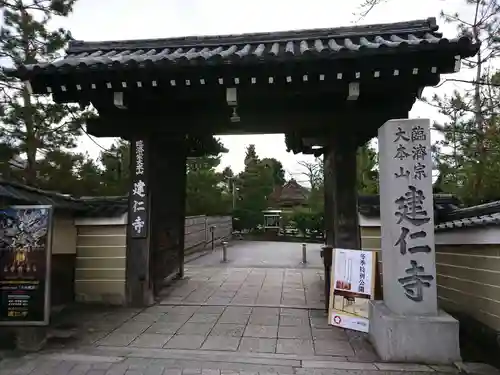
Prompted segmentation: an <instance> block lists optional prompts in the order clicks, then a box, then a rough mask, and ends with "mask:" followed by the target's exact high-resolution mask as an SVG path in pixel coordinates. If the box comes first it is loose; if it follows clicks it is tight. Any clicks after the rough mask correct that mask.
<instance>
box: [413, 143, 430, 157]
mask: <svg viewBox="0 0 500 375" xmlns="http://www.w3.org/2000/svg"><path fill="white" fill-rule="evenodd" d="M412 154H413V160H424V159H425V157H426V156H427V148H426V147H425V146H424V145H422V144H417V145H415V146H413V150H412Z"/></svg>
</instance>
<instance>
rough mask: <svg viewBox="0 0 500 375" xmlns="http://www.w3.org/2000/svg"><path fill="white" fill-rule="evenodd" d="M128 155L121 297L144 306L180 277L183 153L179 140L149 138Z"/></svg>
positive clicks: (130, 303)
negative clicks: (168, 281) (123, 291)
mask: <svg viewBox="0 0 500 375" xmlns="http://www.w3.org/2000/svg"><path fill="white" fill-rule="evenodd" d="M131 151H132V152H131V180H132V181H131V190H130V197H129V216H128V231H127V266H126V268H127V271H126V296H127V302H128V304H129V305H132V306H147V305H149V304H151V303H153V301H154V297H155V296H156V295H158V293H159V291H160V290H161V287H162V285H163V282H164V280H165V278H167V277H169V276H171V275H173V274H176V273H177V274H179V275H181V276H182V275H183V268H184V216H185V190H186V149H185V147H184V142H183V138H182V139H179V138H173V137H166V136H158V135H151V136H149V137H147V138H144V139H136V140H134V141H133V142H132V149H131Z"/></svg>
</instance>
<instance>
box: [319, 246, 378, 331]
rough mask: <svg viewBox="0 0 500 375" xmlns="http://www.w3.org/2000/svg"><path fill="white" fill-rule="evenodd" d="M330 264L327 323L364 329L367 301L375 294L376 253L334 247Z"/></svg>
mask: <svg viewBox="0 0 500 375" xmlns="http://www.w3.org/2000/svg"><path fill="white" fill-rule="evenodd" d="M334 264H335V270H334V272H333V277H332V278H331V280H332V285H331V288H330V290H331V291H332V295H331V296H330V308H329V314H328V321H329V324H331V325H333V326H336V327H341V328H347V329H352V330H356V331H361V332H368V330H369V319H368V313H369V305H368V302H369V300H371V299H373V296H374V294H375V265H376V253H375V252H373V251H365V250H349V249H335V262H334Z"/></svg>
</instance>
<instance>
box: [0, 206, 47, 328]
mask: <svg viewBox="0 0 500 375" xmlns="http://www.w3.org/2000/svg"><path fill="white" fill-rule="evenodd" d="M51 228H52V207H51V206H12V207H7V208H2V209H0V325H47V324H48V323H49V311H50V306H49V303H50V299H49V298H50V296H49V290H50V257H51Z"/></svg>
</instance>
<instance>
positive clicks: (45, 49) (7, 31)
mask: <svg viewBox="0 0 500 375" xmlns="http://www.w3.org/2000/svg"><path fill="white" fill-rule="evenodd" d="M75 1H76V0H1V1H0V9H1V11H2V16H3V20H2V21H3V22H2V25H1V26H0V57H1V58H2V61H5V67H9V68H13V67H18V66H21V65H24V64H35V63H44V62H49V61H52V60H54V59H55V58H56V57H58V56H59V54H60V51H61V50H62V49H63V48H64V46H65V45H66V43H67V42H68V41H69V40H70V39H71V35H70V33H69V32H68V31H66V30H64V29H57V30H50V28H49V23H50V21H51V20H52V19H53V18H54V17H58V16H62V17H65V16H68V14H69V13H70V12H71V11H72V9H73V5H74V3H75ZM0 89H1V93H0V95H1V97H0V123H2V130H1V132H0V143H2V144H6V145H9V146H12V147H13V149H14V150H15V153H16V154H18V155H21V156H22V157H23V158H25V159H26V163H25V165H26V167H25V170H24V173H23V175H22V177H23V179H24V180H25V182H26V183H29V184H33V185H36V184H37V178H38V173H37V169H38V162H37V160H38V159H40V158H42V159H43V157H45V155H46V154H47V152H53V151H57V150H60V149H63V150H64V149H66V150H67V149H71V148H74V147H76V137H77V136H79V135H80V134H81V126H82V125H83V123H84V122H85V119H86V117H88V116H89V115H90V113H89V112H88V111H86V112H81V111H80V110H79V108H78V107H77V106H76V105H67V104H57V103H53V102H52V101H51V100H49V99H48V98H46V97H34V96H33V95H31V93H30V87H29V84H26V83H24V82H20V81H18V80H16V79H13V78H9V77H6V76H5V75H4V74H2V75H1V76H0Z"/></svg>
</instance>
